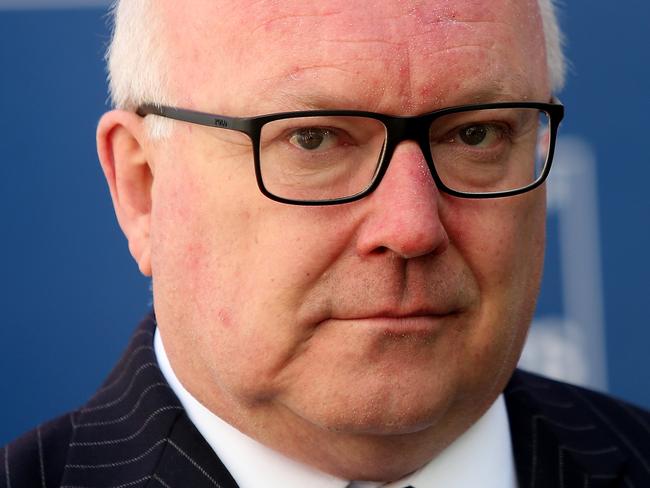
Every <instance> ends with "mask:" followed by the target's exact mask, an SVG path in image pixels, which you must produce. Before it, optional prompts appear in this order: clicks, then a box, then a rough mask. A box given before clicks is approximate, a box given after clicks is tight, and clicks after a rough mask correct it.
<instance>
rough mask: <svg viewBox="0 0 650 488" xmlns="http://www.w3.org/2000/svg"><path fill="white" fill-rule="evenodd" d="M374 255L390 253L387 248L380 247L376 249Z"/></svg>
mask: <svg viewBox="0 0 650 488" xmlns="http://www.w3.org/2000/svg"><path fill="white" fill-rule="evenodd" d="M372 252H373V254H385V253H386V252H388V248H387V247H386V246H379V247H377V248H376V249H374V250H373V251H372Z"/></svg>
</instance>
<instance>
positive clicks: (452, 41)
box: [164, 0, 548, 115]
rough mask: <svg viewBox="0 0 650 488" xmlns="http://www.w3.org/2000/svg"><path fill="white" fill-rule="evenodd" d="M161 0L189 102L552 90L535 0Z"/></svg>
mask: <svg viewBox="0 0 650 488" xmlns="http://www.w3.org/2000/svg"><path fill="white" fill-rule="evenodd" d="M164 3H165V6H164V16H165V19H166V22H165V24H166V25H167V29H168V31H167V33H168V34H169V36H168V39H169V42H170V47H171V50H172V52H173V53H174V56H173V59H172V63H173V67H172V72H173V74H172V82H173V87H174V92H175V94H176V98H178V99H179V102H182V103H185V104H186V105H188V104H189V105H190V106H192V107H196V108H201V109H208V108H209V109H211V110H217V111H227V112H228V113H231V114H233V115H236V114H238V115H253V114H257V113H263V112H273V111H281V110H298V109H303V108H357V109H364V110H376V111H383V112H389V113H390V112H394V113H402V114H404V113H421V112H425V111H429V110H433V109H435V108H439V107H440V106H446V105H454V104H459V103H472V102H479V101H490V100H492V99H521V98H534V97H536V96H539V93H542V92H544V91H546V90H547V84H548V83H547V73H546V71H547V69H546V58H545V50H544V36H543V31H542V27H541V20H540V16H539V11H538V6H537V1H536V0H428V1H427V0H425V1H422V0H421V1H408V0H404V1H389V2H376V1H374V0H355V1H354V2H350V1H349V0H346V1H339V0H329V1H327V0H323V1H320V2H303V1H293V0H275V1H274V0H269V1H250V2H249V1H238V2H227V3H226V2H213V1H209V0H188V1H186V2H182V4H183V6H182V7H181V6H180V3H181V2H173V1H171V0H165V2H164ZM190 4H191V5H190ZM174 73H176V74H174ZM178 74H182V76H179V75H178ZM206 104H207V106H206Z"/></svg>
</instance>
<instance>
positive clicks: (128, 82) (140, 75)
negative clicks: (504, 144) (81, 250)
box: [106, 0, 566, 137]
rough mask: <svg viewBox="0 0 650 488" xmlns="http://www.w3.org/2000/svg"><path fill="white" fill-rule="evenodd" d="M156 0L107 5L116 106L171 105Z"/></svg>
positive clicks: (557, 76)
mask: <svg viewBox="0 0 650 488" xmlns="http://www.w3.org/2000/svg"><path fill="white" fill-rule="evenodd" d="M156 1H157V0H115V1H114V4H113V7H112V8H111V16H112V19H113V36H112V40H111V43H110V45H109V48H108V51H107V53H106V61H107V64H108V73H109V75H108V81H109V91H110V96H111V100H112V103H113V105H114V106H115V107H117V108H121V109H125V110H135V109H136V108H137V107H138V106H139V105H141V104H143V103H151V102H153V103H158V104H161V105H174V104H175V103H176V101H175V100H173V98H172V94H171V89H170V88H169V58H168V57H167V51H168V46H166V45H165V39H166V36H165V34H164V25H163V19H162V15H161V12H160V9H159V8H156V5H155V4H156ZM537 1H538V4H539V9H540V14H541V18H542V25H543V29H544V39H545V43H546V59H547V65H548V73H549V79H550V83H551V89H552V90H553V91H554V92H558V91H560V90H561V89H562V88H563V87H564V83H565V78H566V60H565V57H564V52H563V36H562V32H561V30H560V26H559V23H558V18H557V13H556V5H555V0H537ZM147 124H148V128H149V132H150V134H151V135H152V137H163V136H165V135H166V134H168V133H169V131H170V127H171V121H170V120H169V119H163V118H162V117H147Z"/></svg>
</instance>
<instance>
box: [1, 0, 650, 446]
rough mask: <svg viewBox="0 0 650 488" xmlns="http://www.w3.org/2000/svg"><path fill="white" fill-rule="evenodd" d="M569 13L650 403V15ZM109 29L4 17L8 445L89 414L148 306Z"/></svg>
mask: <svg viewBox="0 0 650 488" xmlns="http://www.w3.org/2000/svg"><path fill="white" fill-rule="evenodd" d="M566 3H567V5H566V6H565V8H564V10H563V13H562V14H561V19H562V25H563V28H564V30H565V31H566V32H567V33H568V38H569V39H568V46H567V47H568V49H567V53H568V56H569V58H570V59H571V60H572V68H571V71H570V74H569V82H568V86H567V89H566V90H565V91H564V92H563V93H562V94H561V99H562V101H563V102H564V103H565V105H566V106H567V113H568V116H567V119H566V122H565V123H564V125H563V127H562V131H563V132H564V133H565V134H573V135H578V136H580V137H582V138H584V139H586V140H587V141H589V142H590V143H591V144H592V146H593V147H594V148H595V152H596V157H597V161H598V195H599V212H600V214H599V217H600V232H601V251H602V269H603V280H604V281H603V285H604V290H603V292H604V296H605V304H604V305H605V323H606V326H607V329H606V344H607V362H608V376H609V391H610V392H612V393H613V394H615V395H618V396H620V397H623V398H625V399H628V400H631V401H633V402H635V403H638V404H641V405H644V406H645V407H650V354H648V348H649V345H650V319H648V297H649V295H650V293H649V292H650V285H649V284H648V276H649V275H650V257H649V252H648V251H649V250H650V218H649V215H650V197H649V196H648V193H649V192H648V188H649V183H650V182H649V180H650V156H649V155H650V152H649V150H648V147H649V142H650V130H649V128H650V124H649V123H648V113H649V109H650V56H649V55H648V50H649V48H650V43H649V42H648V35H647V32H648V20H647V19H648V18H650V4H649V3H648V2H647V1H646V0H636V1H635V0H621V1H618V2H605V1H594V2H588V3H584V2H566ZM586 5H588V7H587V6H586ZM105 20H106V19H105V10H102V9H100V8H91V9H76V10H50V11H47V10H46V11H43V10H36V11H2V10H0V277H1V279H0V310H1V311H2V316H1V317H2V318H1V319H0V324H1V326H0V371H1V375H2V376H1V381H0V398H2V402H1V405H2V407H1V408H2V411H1V412H2V422H1V423H0V445H1V444H4V443H5V442H7V441H9V440H10V439H11V438H13V437H15V436H16V435H18V434H19V433H21V432H23V431H24V430H26V429H28V428H30V427H32V426H34V425H36V424H37V423H39V422H42V421H44V420H46V419H47V418H50V417H52V416H54V415H57V414H60V413H63V412H65V411H66V410H68V409H70V408H74V407H76V406H78V405H80V404H82V403H83V402H84V401H85V400H86V399H87V398H88V397H89V396H90V395H91V394H92V392H93V391H94V390H95V389H96V388H97V387H98V385H99V384H100V382H101V381H102V379H103V377H104V376H105V375H106V374H107V373H108V371H109V370H110V368H111V367H112V365H113V364H114V362H115V361H116V359H117V358H118V356H119V354H120V353H121V351H122V349H123V347H124V346H125V344H126V342H127V341H128V337H129V335H130V333H131V331H132V329H133V328H134V327H135V325H136V324H137V322H138V320H139V319H140V318H141V317H142V316H143V315H144V314H145V313H146V312H147V310H148V307H149V302H150V297H149V292H148V282H147V281H146V280H145V279H144V278H142V277H141V276H140V275H139V273H138V271H137V267H136V266H135V264H133V262H132V261H131V258H130V256H129V254H128V250H127V245H126V241H125V239H124V238H123V236H122V234H121V232H120V231H119V228H118V226H117V224H116V221H115V218H114V215H113V210H112V206H111V203H110V197H109V194H108V190H107V189H106V186H105V183H104V181H103V175H102V174H101V170H100V167H99V164H98V163H97V157H96V153H95V143H94V138H95V126H96V122H97V120H98V119H99V117H100V115H101V114H102V113H103V112H104V111H105V110H106V109H107V104H106V97H107V94H106V83H105V72H104V67H103V64H102V56H103V53H104V49H105V44H106V42H107V40H108V29H107V27H106V21H105ZM550 230H551V232H552V231H553V229H552V228H551V229H550ZM548 253H549V262H557V256H554V255H553V254H554V253H557V250H555V249H554V248H553V246H551V247H550V248H549V251H548ZM556 275H557V270H554V269H549V270H548V272H547V277H546V279H545V285H544V286H545V289H544V292H543V295H542V299H541V301H540V308H541V309H542V310H541V311H543V310H544V308H545V307H546V308H549V307H554V306H557V303H554V302H557V296H556V295H557V293H556V291H555V290H553V289H552V285H550V284H549V283H552V282H553V281H554V278H555V277H556Z"/></svg>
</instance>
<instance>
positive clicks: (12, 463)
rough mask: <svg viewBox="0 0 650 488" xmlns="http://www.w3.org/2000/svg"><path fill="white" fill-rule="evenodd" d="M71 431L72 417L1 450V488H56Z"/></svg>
mask: <svg viewBox="0 0 650 488" xmlns="http://www.w3.org/2000/svg"><path fill="white" fill-rule="evenodd" d="M72 431H73V414H72V413H70V414H66V415H62V416H60V417H58V418H56V419H54V420H51V421H49V422H46V423H44V424H41V425H39V426H38V427H37V428H35V429H34V430H32V431H30V432H27V433H25V434H23V435H22V436H20V437H18V438H17V439H16V440H14V441H12V442H11V443H9V444H7V445H6V446H4V447H2V448H0V488H9V487H18V486H19V487H21V488H31V487H42V486H58V485H59V483H60V481H61V478H62V476H63V469H64V467H65V462H66V456H67V452H68V447H69V444H70V439H71V437H72Z"/></svg>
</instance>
